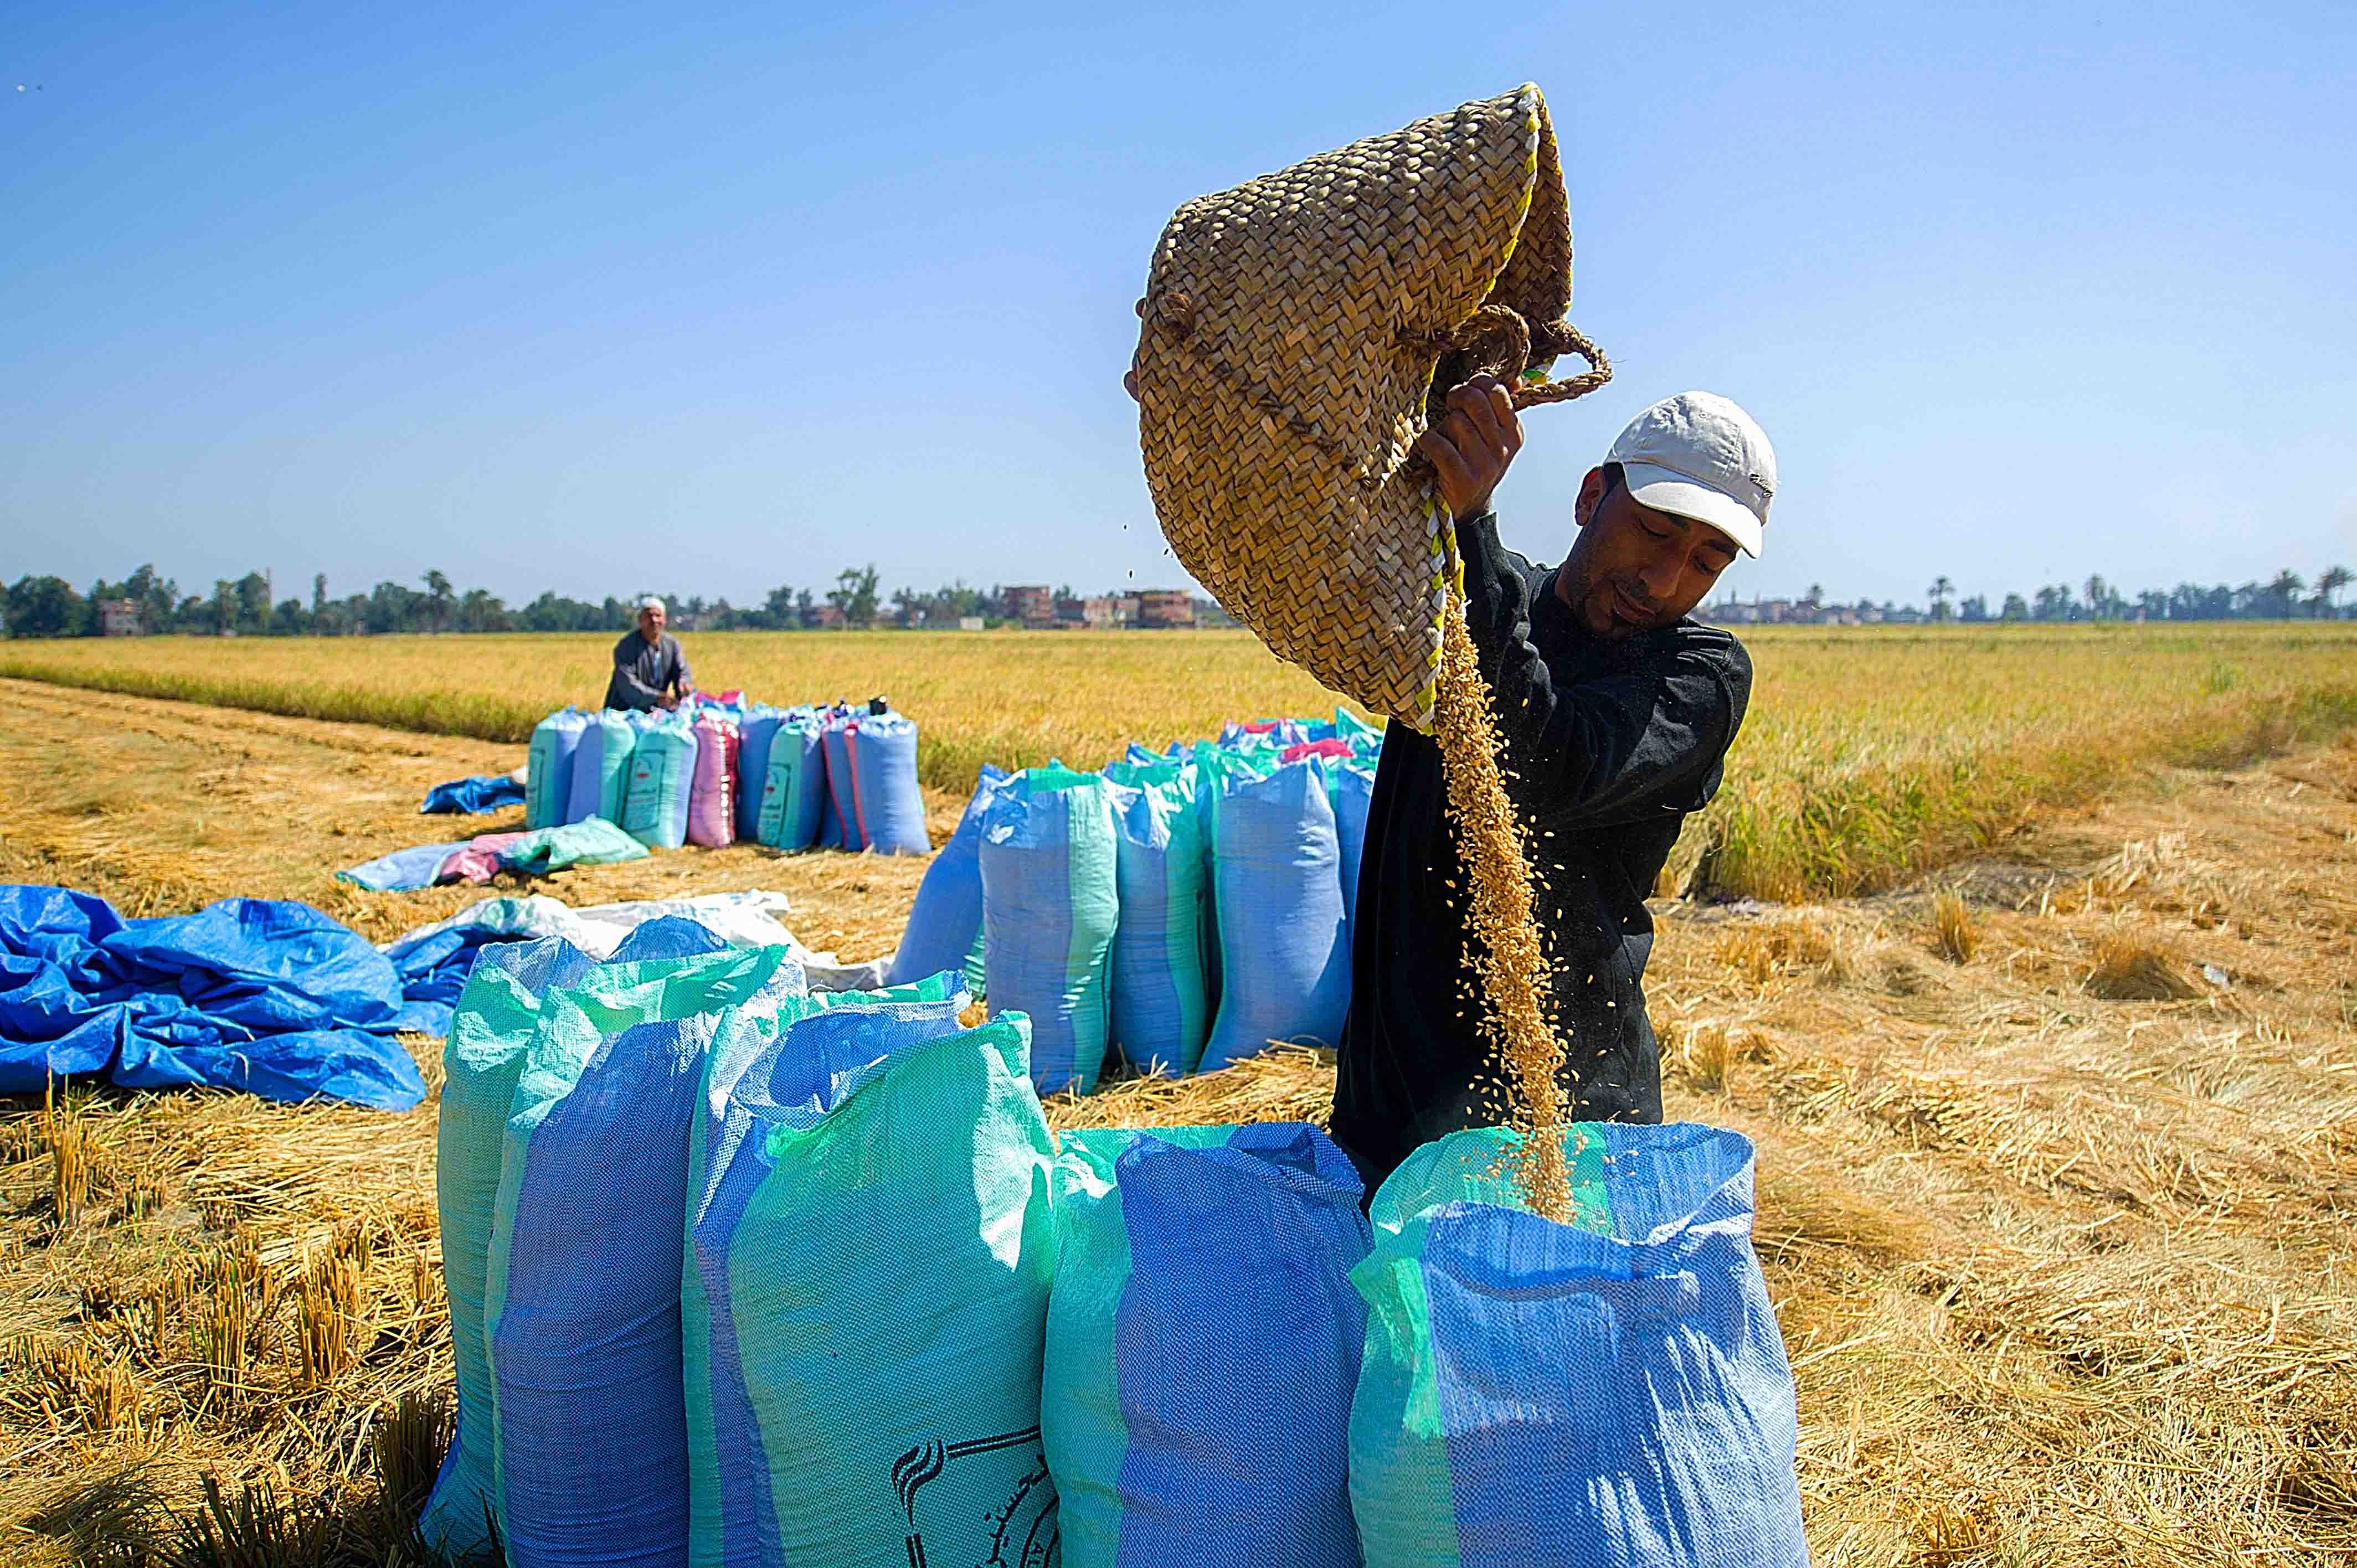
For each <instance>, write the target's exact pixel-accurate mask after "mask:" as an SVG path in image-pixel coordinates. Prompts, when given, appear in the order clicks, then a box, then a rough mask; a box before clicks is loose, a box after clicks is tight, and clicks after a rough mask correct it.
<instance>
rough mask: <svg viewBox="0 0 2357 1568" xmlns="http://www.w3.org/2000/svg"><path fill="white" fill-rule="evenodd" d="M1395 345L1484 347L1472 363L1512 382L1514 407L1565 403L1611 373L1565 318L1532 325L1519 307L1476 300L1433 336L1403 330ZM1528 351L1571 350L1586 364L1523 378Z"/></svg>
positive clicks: (1442, 349)
mask: <svg viewBox="0 0 2357 1568" xmlns="http://www.w3.org/2000/svg"><path fill="white" fill-rule="evenodd" d="M1400 346H1401V347H1402V348H1405V349H1420V350H1422V351H1424V352H1426V353H1428V354H1431V355H1433V356H1434V357H1435V358H1436V359H1437V358H1438V357H1439V356H1441V355H1443V354H1448V353H1452V352H1456V351H1458V350H1463V349H1488V350H1489V351H1488V352H1485V353H1483V354H1481V355H1480V358H1479V359H1477V360H1475V361H1474V367H1475V369H1476V370H1477V371H1487V372H1488V373H1489V374H1491V375H1493V376H1496V377H1498V378H1499V379H1500V380H1501V381H1508V382H1511V383H1512V389H1513V390H1512V392H1511V393H1510V395H1511V396H1512V399H1513V403H1514V406H1515V407H1516V408H1517V409H1523V408H1534V407H1536V406H1537V405H1539V404H1540V403H1569V402H1570V401H1571V400H1572V399H1573V398H1576V397H1585V396H1586V395H1587V394H1588V393H1589V392H1594V391H1595V390H1596V389H1597V388H1598V387H1600V386H1602V385H1603V384H1604V383H1605V382H1607V381H1610V380H1611V379H1612V361H1611V360H1608V359H1606V358H1605V357H1604V351H1603V350H1602V349H1598V347H1597V346H1596V345H1595V344H1594V343H1592V342H1590V341H1589V340H1588V338H1587V334H1585V333H1583V332H1581V331H1580V330H1579V328H1577V327H1574V326H1573V325H1572V324H1571V323H1570V322H1568V321H1552V322H1549V323H1547V324H1546V325H1544V326H1543V327H1540V328H1537V329H1536V330H1535V331H1534V330H1533V329H1532V328H1531V325H1530V323H1529V322H1527V321H1525V320H1523V317H1522V313H1521V312H1519V311H1517V310H1514V309H1512V308H1511V307H1510V306H1503V305H1485V306H1481V307H1480V308H1479V309H1478V310H1476V311H1474V312H1473V314H1472V315H1470V316H1469V317H1466V318H1465V319H1464V320H1462V321H1460V322H1458V324H1457V327H1456V328H1455V329H1454V330H1452V331H1450V332H1448V333H1447V334H1445V335H1443V336H1441V337H1438V338H1414V337H1409V336H1407V335H1405V334H1403V335H1402V336H1401V338H1400ZM1501 350H1502V351H1501ZM1534 351H1536V352H1537V353H1538V355H1539V356H1540V357H1541V358H1543V359H1547V360H1553V359H1555V357H1556V356H1558V355H1561V354H1565V353H1572V354H1577V355H1578V356H1579V357H1580V358H1581V359H1583V360H1587V367H1588V368H1587V370H1585V371H1581V372H1580V373H1579V374H1577V375H1576V376H1566V377H1565V378H1564V379H1562V380H1561V381H1523V372H1524V368H1525V367H1526V366H1528V365H1529V364H1530V362H1531V356H1532V354H1533V352H1534Z"/></svg>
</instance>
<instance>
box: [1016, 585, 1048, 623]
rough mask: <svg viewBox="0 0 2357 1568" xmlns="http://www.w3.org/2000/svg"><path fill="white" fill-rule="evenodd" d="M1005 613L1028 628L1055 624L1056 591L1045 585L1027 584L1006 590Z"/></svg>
mask: <svg viewBox="0 0 2357 1568" xmlns="http://www.w3.org/2000/svg"><path fill="white" fill-rule="evenodd" d="M1006 613H1007V615H1008V616H1009V617H1010V618H1013V619H1015V620H1017V621H1020V622H1022V623H1023V624H1024V625H1025V626H1028V627H1049V626H1053V625H1055V624H1056V591H1055V590H1054V589H1053V588H1050V587H1049V586H1048V585H1046V584H1044V583H1040V584H1029V583H1027V584H1025V585H1022V586H1020V587H1014V588H1009V589H1007V590H1006Z"/></svg>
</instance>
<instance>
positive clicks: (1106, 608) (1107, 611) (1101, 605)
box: [1081, 594, 1121, 631]
mask: <svg viewBox="0 0 2357 1568" xmlns="http://www.w3.org/2000/svg"><path fill="white" fill-rule="evenodd" d="M1120 602H1121V601H1120V600H1118V599H1115V598H1113V597H1111V596H1107V595H1103V594H1100V595H1098V596H1096V597H1094V598H1091V599H1083V600H1082V601H1081V620H1082V624H1083V625H1085V626H1087V628H1089V629H1090V630H1091V631H1111V630H1112V629H1113V628H1114V627H1116V626H1118V625H1120V624H1121V622H1120V620H1119V619H1118V618H1117V617H1116V614H1115V610H1114V607H1115V606H1116V605H1118V604H1119V603H1120Z"/></svg>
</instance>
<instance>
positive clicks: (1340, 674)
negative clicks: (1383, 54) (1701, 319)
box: [1132, 84, 1609, 730]
mask: <svg viewBox="0 0 2357 1568" xmlns="http://www.w3.org/2000/svg"><path fill="white" fill-rule="evenodd" d="M1570 300H1571V218H1570V208H1569V203H1568V202H1567V200H1566V198H1565V195H1564V186H1563V172H1562V167H1561V165H1560V163H1559V161H1558V158H1557V155H1556V149H1555V132H1554V130H1553V127H1552V126H1551V124H1549V122H1548V119H1547V112H1546V104H1545V102H1544V100H1543V99H1542V98H1541V96H1540V94H1539V90H1538V89H1537V88H1536V87H1534V86H1531V85H1528V84H1525V85H1524V86H1523V87H1521V88H1518V89H1516V90H1515V91H1512V92H1508V93H1503V94H1501V95H1500V96H1498V97H1496V98H1491V99H1486V100H1481V101H1479V102H1472V103H1468V104H1466V105H1465V106H1464V107H1462V108H1460V109H1458V110H1456V111H1455V112H1454V113H1448V114H1439V115H1435V116H1434V117H1432V118H1430V119H1427V120H1419V121H1417V122H1416V123H1415V124H1412V125H1409V126H1407V127H1405V129H1403V130H1399V131H1394V132H1393V133H1391V134H1388V135H1383V136H1376V137H1373V138H1372V139H1370V140H1367V141H1363V142H1358V143H1354V144H1353V145H1350V146H1347V147H1344V148H1342V149H1340V151H1338V152H1331V153H1325V154H1321V155H1320V156H1317V157H1313V158H1310V159H1308V160H1307V161H1305V162H1303V163H1299V164H1296V165H1295V166H1292V167H1291V168H1287V169H1284V170H1281V171H1279V172H1277V173H1275V174H1271V175H1265V176H1263V177H1260V178H1258V179H1254V180H1248V181H1246V182H1245V183H1244V184H1243V185H1240V186H1238V187H1236V188H1234V189H1232V190H1227V191H1222V192H1220V193H1219V194H1217V195H1213V196H1205V197H1199V198H1197V199H1195V200H1193V201H1190V202H1189V203H1187V204H1186V205H1185V206H1184V207H1181V208H1180V209H1179V211H1178V213H1177V214H1176V215H1175V216H1174V217H1173V218H1172V219H1171V220H1170V222H1169V225H1168V227H1167V228H1166V229H1164V231H1163V232H1162V238H1161V241H1160V242H1159V243H1158V244H1157V246H1156V248H1155V252H1154V262H1153V266H1152V270H1151V272H1150V274H1149V275H1148V280H1147V284H1146V297H1145V299H1144V301H1143V302H1142V303H1141V305H1140V307H1139V313H1140V315H1141V317H1143V319H1144V323H1145V326H1144V329H1143V331H1142V332H1141V333H1140V335H1139V339H1138V347H1137V356H1136V360H1135V368H1134V372H1133V377H1134V379H1133V383H1132V384H1133V388H1134V390H1135V393H1136V395H1137V399H1138V404H1139V438H1140V442H1141V445H1142V446H1143V447H1144V449H1145V456H1146V484H1147V488H1148V489H1150V490H1151V491H1152V493H1153V497H1154V505H1155V510H1156V511H1157V514H1158V515H1159V516H1160V518H1161V522H1162V532H1163V533H1164V535H1165V537H1167V538H1168V540H1169V542H1170V546H1171V549H1172V550H1173V551H1174V552H1175V553H1177V555H1178V557H1179V562H1180V564H1183V565H1185V566H1186V568H1187V569H1188V570H1189V572H1191V573H1192V574H1194V575H1195V577H1196V579H1197V580H1198V581H1199V582H1200V583H1201V584H1202V585H1204V586H1205V587H1207V588H1209V589H1211V592H1212V594H1213V595H1214V596H1217V598H1218V599H1219V601H1220V603H1221V605H1222V607H1225V608H1226V609H1227V611H1228V612H1229V613H1230V614H1231V615H1233V616H1234V617H1236V618H1237V619H1239V620H1241V621H1243V623H1244V624H1245V625H1247V626H1249V627H1251V628H1253V630H1254V632H1256V633H1258V634H1259V636H1260V638H1261V639H1262V640H1263V641H1265V642H1266V643H1267V644H1268V646H1269V647H1270V648H1271V649H1272V650H1275V652H1276V653H1277V654H1278V655H1279V656H1280V657H1282V658H1285V659H1288V660H1292V661H1294V662H1295V663H1297V664H1299V665H1301V666H1302V667H1303V668H1305V669H1307V670H1308V671H1309V672H1310V673H1311V674H1313V675H1315V676H1316V677H1318V680H1319V681H1321V682H1324V683H1325V684H1326V685H1328V686H1330V687H1332V688H1333V689H1335V690H1337V691H1340V692H1342V693H1347V694H1348V695H1350V696H1351V697H1353V698H1355V699H1357V700H1358V701H1359V702H1361V703H1363V704H1365V705H1366V706H1368V707H1370V708H1372V709H1373V710H1375V711H1376V712H1377V713H1379V714H1388V715H1390V716H1392V717H1394V718H1398V719H1401V720H1404V721H1405V722H1406V723H1408V724H1411V725H1415V727H1417V728H1418V729H1427V730H1428V729H1429V728H1431V726H1432V720H1433V705H1434V682H1435V677H1436V673H1437V670H1438V667H1439V662H1440V628H1441V618H1442V614H1443V606H1444V594H1445V591H1446V588H1447V585H1448V583H1449V582H1450V581H1452V580H1453V579H1454V577H1455V576H1456V575H1457V562H1456V542H1455V536H1454V534H1453V532H1451V531H1450V530H1449V528H1448V526H1447V524H1448V518H1447V517H1446V516H1445V515H1444V514H1443V512H1442V510H1441V509H1440V508H1439V506H1438V503H1437V499H1436V498H1435V495H1434V491H1433V484H1432V475H1431V470H1430V468H1429V467H1427V466H1426V465H1424V464H1422V463H1419V462H1415V461H1412V460H1411V459H1412V453H1413V447H1414V445H1415V438H1416V436H1417V435H1419V434H1420V433H1421V432H1422V431H1423V429H1424V427H1425V424H1426V409H1427V404H1428V403H1429V402H1430V401H1431V400H1432V399H1434V398H1436V397H1437V396H1439V395H1441V394H1445V393H1446V392H1447V391H1448V388H1449V387H1451V386H1453V385H1454V384H1456V383H1457V382H1458V381H1461V380H1463V379H1464V378H1465V377H1466V376H1467V375H1469V374H1470V373H1472V371H1475V370H1477V369H1488V370H1492V371H1499V372H1501V373H1502V374H1503V375H1505V376H1507V377H1509V378H1520V380H1521V381H1522V382H1523V384H1522V385H1521V386H1520V387H1519V388H1518V390H1517V392H1516V394H1515V402H1516V403H1517V405H1518V406H1520V405H1523V404H1527V403H1540V402H1553V401H1558V400H1560V399H1563V398H1566V397H1573V396H1577V395H1578V394H1579V393H1580V392H1586V391H1588V390H1590V389H1591V388H1592V387H1594V386H1597V385H1599V384H1601V383H1602V381H1603V380H1604V379H1605V378H1606V377H1607V376H1608V375H1609V371H1608V370H1607V369H1606V368H1605V367H1604V365H1603V363H1602V360H1601V359H1600V358H1599V357H1598V355H1597V354H1596V352H1595V350H1594V349H1593V348H1592V347H1590V346H1589V345H1588V343H1587V340H1586V339H1585V338H1582V337H1580V335H1579V334H1578V333H1577V331H1576V330H1574V329H1573V328H1572V327H1571V326H1570V324H1569V323H1568V322H1566V321H1565V320H1564V319H1563V316H1564V311H1565V309H1566V307H1567V306H1568V305H1569V304H1570ZM1566 351H1572V352H1577V353H1578V354H1580V355H1582V356H1583V357H1584V358H1586V359H1587V360H1589V361H1590V363H1591V364H1593V365H1594V366H1595V367H1596V368H1595V369H1593V370H1591V371H1588V372H1587V373H1585V374H1583V375H1580V376H1577V377H1574V378H1572V379H1570V380H1568V381H1556V382H1552V383H1548V382H1546V381H1545V375H1546V371H1547V369H1548V367H1549V366H1550V365H1552V363H1553V362H1554V360H1555V357H1556V356H1557V355H1558V354H1561V353H1563V352H1566ZM1542 383H1544V384H1542Z"/></svg>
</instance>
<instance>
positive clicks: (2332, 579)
mask: <svg viewBox="0 0 2357 1568" xmlns="http://www.w3.org/2000/svg"><path fill="white" fill-rule="evenodd" d="M2352 582H2357V577H2352V576H2351V575H2350V572H2349V568H2348V567H2346V566H2327V567H2326V568H2325V569H2324V572H2323V575H2320V576H2319V577H2318V578H2317V579H2316V596H2317V597H2318V598H2319V599H2322V600H2323V601H2324V613H2325V614H2326V615H2330V614H2331V613H2332V596H2333V595H2335V594H2337V593H2339V592H2340V591H2341V589H2343V588H2345V587H2347V586H2348V585H2350V584H2351V583H2352Z"/></svg>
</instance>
